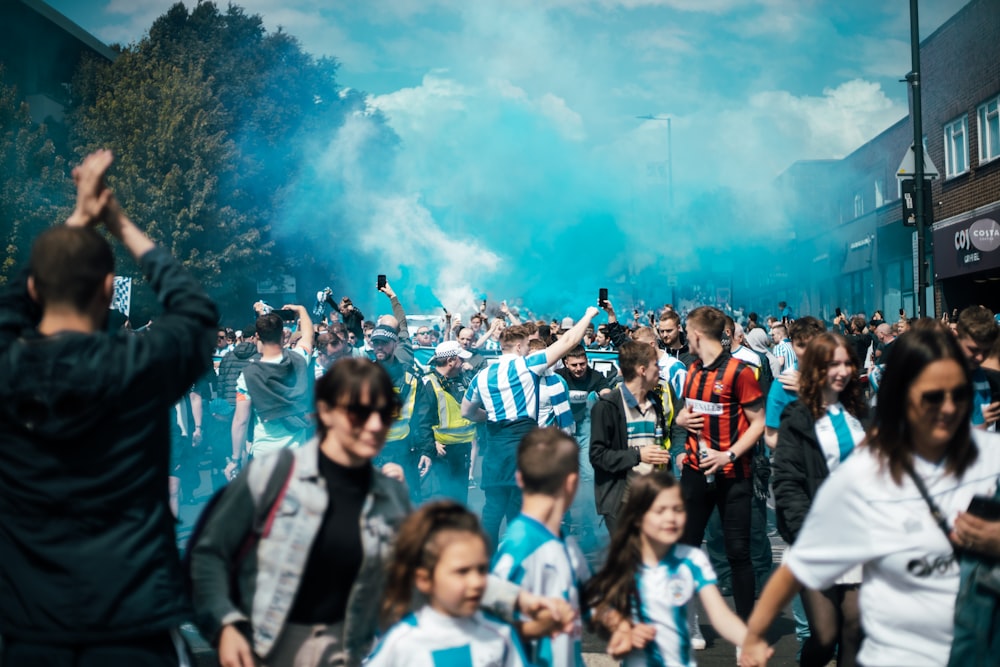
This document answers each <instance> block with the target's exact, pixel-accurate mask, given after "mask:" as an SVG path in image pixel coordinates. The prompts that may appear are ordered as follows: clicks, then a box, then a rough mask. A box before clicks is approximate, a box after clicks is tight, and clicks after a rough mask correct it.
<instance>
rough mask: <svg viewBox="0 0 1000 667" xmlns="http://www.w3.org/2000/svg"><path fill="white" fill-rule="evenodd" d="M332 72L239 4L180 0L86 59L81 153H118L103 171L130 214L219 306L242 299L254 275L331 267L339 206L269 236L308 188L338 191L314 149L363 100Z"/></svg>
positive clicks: (79, 87)
mask: <svg viewBox="0 0 1000 667" xmlns="http://www.w3.org/2000/svg"><path fill="white" fill-rule="evenodd" d="M337 69H338V64H337V62H336V60H334V59H332V58H318V59H317V58H314V57H313V56H311V55H310V54H308V53H306V52H305V51H303V50H302V47H301V45H300V44H299V42H298V40H296V39H295V38H294V37H293V36H291V35H289V34H287V33H285V32H284V31H282V30H277V31H274V32H270V33H268V32H267V31H266V30H265V29H264V27H263V23H262V20H261V18H260V16H257V15H249V14H247V13H246V12H245V11H244V10H243V9H242V8H240V7H238V6H236V5H229V6H228V7H227V8H226V10H225V11H220V10H219V8H218V7H217V6H216V4H215V3H213V2H199V3H198V4H197V5H196V6H195V7H194V8H192V9H191V10H188V9H187V8H185V6H184V5H183V4H181V3H177V4H175V5H174V6H173V7H171V8H170V9H169V10H168V11H167V12H166V13H165V14H163V15H162V16H160V17H159V18H158V19H156V21H154V23H153V25H152V26H151V27H150V29H149V33H148V36H147V37H146V38H144V39H143V40H141V41H140V42H138V43H136V44H133V45H130V46H128V47H125V48H124V50H123V51H122V53H121V55H120V57H119V58H118V59H117V60H116V61H115V62H114V63H112V64H106V63H100V62H97V61H94V60H91V61H88V62H86V63H85V64H84V65H83V66H82V67H81V69H80V73H79V75H78V76H77V78H76V80H75V81H74V86H73V93H74V98H75V101H74V104H75V112H74V115H73V118H74V121H75V136H76V137H77V139H78V143H79V146H80V148H79V151H80V152H81V154H82V153H83V152H85V151H86V150H89V149H91V148H93V147H96V146H101V145H103V146H109V147H111V148H113V149H114V150H116V152H117V153H118V156H119V157H118V159H119V164H118V166H117V167H116V168H115V170H114V173H113V174H112V176H111V177H110V178H109V180H110V182H111V183H112V185H113V186H114V187H115V188H116V190H118V191H119V194H120V195H121V197H122V199H123V201H125V203H126V204H127V205H129V206H131V207H132V208H131V209H130V210H133V211H134V212H135V215H136V218H137V220H138V221H140V222H141V223H142V224H144V225H146V227H147V228H148V229H149V230H150V233H151V234H152V235H153V237H154V238H156V239H157V240H160V241H162V242H164V243H165V244H167V245H168V246H169V247H170V248H171V250H172V251H173V252H174V253H175V254H176V255H177V256H178V257H181V258H182V259H183V260H184V261H185V263H187V264H188V266H190V267H191V268H192V270H194V271H195V272H196V274H197V275H198V276H199V277H200V278H201V279H202V280H204V281H205V283H206V284H207V285H208V286H209V287H210V288H211V290H212V292H213V294H214V295H215V296H216V298H217V299H218V300H219V301H220V304H222V305H223V310H224V311H225V310H227V304H228V305H230V307H231V308H234V307H236V306H232V304H239V303H244V305H245V301H246V298H247V297H248V296H252V292H253V291H255V290H253V289H252V287H251V286H252V285H253V280H254V279H258V278H261V279H263V278H273V277H275V276H276V275H277V274H280V273H288V272H291V273H296V272H300V271H298V270H299V269H311V270H314V271H315V272H317V273H321V274H325V275H329V273H331V272H332V271H333V270H334V269H335V267H333V266H331V264H332V261H333V258H332V255H333V253H332V252H331V251H330V250H329V248H330V247H333V246H335V245H336V240H335V231H332V232H331V230H336V229H337V228H338V225H339V221H338V220H337V219H336V213H335V212H327V211H322V212H315V213H316V214H319V215H322V216H323V223H324V224H323V229H324V231H323V233H322V234H319V233H317V231H316V229H315V227H316V225H315V220H316V215H315V214H314V215H313V217H312V219H311V220H310V221H309V222H310V224H312V225H313V226H312V227H311V228H309V229H308V230H305V229H304V230H302V231H297V232H295V233H286V235H285V238H289V239H294V240H295V242H294V243H291V242H290V243H288V244H285V245H283V246H279V245H276V244H275V243H274V240H273V239H274V238H275V236H274V234H273V230H274V229H275V228H276V227H285V228H286V229H287V227H288V226H289V225H295V224H298V222H301V221H302V220H303V219H305V218H304V217H303V216H299V217H298V218H296V215H298V214H299V213H300V211H301V210H302V207H303V192H304V190H303V188H322V189H323V190H324V191H325V192H336V190H337V188H338V184H337V183H335V182H334V183H330V182H328V177H327V176H326V175H324V174H322V173H316V170H315V169H314V168H313V165H314V163H315V160H314V159H313V158H314V157H315V155H316V151H317V148H318V146H321V145H322V138H323V137H329V136H331V135H332V133H333V132H335V131H336V128H338V127H340V126H342V125H343V124H344V121H345V118H346V117H347V115H348V114H351V113H357V112H361V111H364V97H363V95H362V94H361V93H358V92H351V91H344V90H341V89H340V88H339V87H338V85H337V79H336V74H337ZM374 122H375V124H376V126H377V127H378V131H376V132H374V133H373V138H372V141H371V146H372V149H373V156H374V155H375V154H380V153H381V152H382V150H383V149H389V150H393V149H394V146H395V145H396V143H397V140H396V137H395V135H394V134H393V133H392V132H391V131H390V130H389V129H388V127H387V126H386V125H385V124H384V123H382V122H381V117H380V116H377V115H376V116H374ZM376 159H378V158H376ZM290 211H292V212H294V213H295V215H291V214H290ZM304 241H305V242H304ZM239 312H245V311H243V310H240V311H239Z"/></svg>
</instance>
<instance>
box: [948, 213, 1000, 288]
mask: <svg viewBox="0 0 1000 667" xmlns="http://www.w3.org/2000/svg"><path fill="white" fill-rule="evenodd" d="M998 220H1000V209H998V210H994V211H991V212H990V213H989V214H986V215H980V216H975V217H972V218H970V219H968V220H966V221H964V222H960V223H956V224H953V225H948V226H947V227H942V228H939V229H936V230H934V265H935V272H936V273H937V276H938V277H939V278H950V277H952V276H957V275H962V274H965V273H975V272H978V271H986V270H989V269H996V268H1000V222H998Z"/></svg>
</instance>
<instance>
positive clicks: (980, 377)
mask: <svg viewBox="0 0 1000 667" xmlns="http://www.w3.org/2000/svg"><path fill="white" fill-rule="evenodd" d="M990 395H991V394H990V381H989V379H987V377H986V373H984V372H983V369H982V368H977V369H976V370H974V371H972V425H973V426H981V425H982V424H985V423H986V420H985V419H984V418H983V408H985V407H986V406H988V405H989V404H990V403H991V402H992V401H991V400H990Z"/></svg>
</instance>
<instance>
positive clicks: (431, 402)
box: [414, 340, 476, 504]
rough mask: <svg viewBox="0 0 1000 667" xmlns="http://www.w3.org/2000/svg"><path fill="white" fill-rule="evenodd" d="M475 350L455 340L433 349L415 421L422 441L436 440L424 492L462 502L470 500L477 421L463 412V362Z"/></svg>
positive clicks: (419, 397)
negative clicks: (470, 481)
mask: <svg viewBox="0 0 1000 667" xmlns="http://www.w3.org/2000/svg"><path fill="white" fill-rule="evenodd" d="M471 357H472V353H471V352H469V351H468V350H466V349H465V348H464V347H462V344H461V343H459V342H458V341H455V340H449V341H445V342H444V343H440V344H439V345H438V346H437V347H436V348H435V349H434V357H433V358H432V359H431V364H430V365H431V370H430V371H429V372H428V373H427V374H426V375H424V377H423V378H422V380H423V385H424V391H423V392H421V393H420V395H419V396H418V397H417V399H418V403H417V405H416V407H415V408H414V421H415V423H416V424H417V425H418V426H417V429H418V432H417V438H418V440H419V441H420V442H433V443H434V457H433V458H434V466H433V473H432V474H431V476H430V477H428V478H425V480H427V481H430V482H431V483H430V484H428V485H427V486H428V487H430V488H426V489H425V490H427V491H431V493H428V494H425V495H435V496H444V497H446V498H452V499H454V500H456V501H458V502H460V503H463V504H465V503H467V502H468V501H469V484H468V479H469V471H470V466H471V461H472V443H473V442H474V441H475V439H476V423H475V422H472V421H469V420H468V419H466V418H465V417H463V416H462V408H461V403H462V397H463V396H464V395H465V390H466V388H467V386H468V385H467V383H466V381H465V374H464V373H463V372H462V367H463V364H464V363H465V362H466V361H467V360H468V359H469V358H471Z"/></svg>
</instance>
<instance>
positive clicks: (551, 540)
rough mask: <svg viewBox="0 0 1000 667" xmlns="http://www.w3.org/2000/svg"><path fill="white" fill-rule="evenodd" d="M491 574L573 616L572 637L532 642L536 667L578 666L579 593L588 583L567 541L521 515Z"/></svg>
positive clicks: (576, 550)
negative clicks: (556, 601)
mask: <svg viewBox="0 0 1000 667" xmlns="http://www.w3.org/2000/svg"><path fill="white" fill-rule="evenodd" d="M493 574H495V575H498V576H501V577H503V578H504V579H506V580H508V581H512V582H514V583H515V584H517V585H518V586H520V587H521V588H522V589H524V590H526V591H529V592H531V593H534V594H535V595H541V596H544V597H550V598H562V599H564V600H566V601H567V602H568V603H569V605H570V606H571V607H572V608H573V611H575V612H577V619H576V620H575V621H574V622H573V631H572V632H571V633H565V632H564V633H560V634H559V635H557V636H555V637H541V638H539V639H536V640H534V641H533V642H531V644H532V646H531V652H532V658H533V660H532V664H534V665H535V666H536V667H583V665H584V662H583V643H582V637H583V622H582V621H581V619H580V618H579V612H580V588H581V587H582V586H583V584H585V583H586V582H587V580H588V579H590V566H589V565H588V564H587V559H586V557H585V556H584V555H583V552H582V551H581V550H580V547H579V545H578V544H577V543H576V540H574V539H573V538H572V537H565V538H563V537H561V536H558V535H554V534H553V533H552V532H551V531H550V530H549V529H548V528H547V527H546V526H545V525H544V524H542V523H541V522H540V521H538V520H537V519H535V518H534V517H530V516H528V515H526V514H521V515H519V516H517V517H515V518H514V519H513V520H511V522H510V524H509V525H508V527H507V532H506V533H504V536H503V540H502V541H501V542H500V546H499V547H498V549H497V553H496V556H494V560H493Z"/></svg>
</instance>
